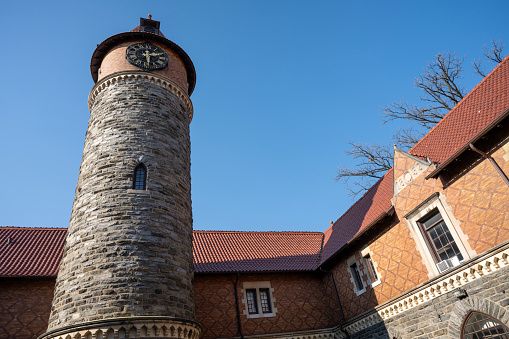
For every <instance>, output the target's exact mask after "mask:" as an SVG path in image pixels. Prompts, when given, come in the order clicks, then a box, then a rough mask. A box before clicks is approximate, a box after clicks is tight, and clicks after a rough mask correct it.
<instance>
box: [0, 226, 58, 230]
mask: <svg viewBox="0 0 509 339" xmlns="http://www.w3.org/2000/svg"><path fill="white" fill-rule="evenodd" d="M0 228H2V229H13V230H17V229H22V230H67V227H44V226H41V227H39V226H0Z"/></svg>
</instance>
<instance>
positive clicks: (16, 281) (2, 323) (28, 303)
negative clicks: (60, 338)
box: [0, 278, 55, 339]
mask: <svg viewBox="0 0 509 339" xmlns="http://www.w3.org/2000/svg"><path fill="white" fill-rule="evenodd" d="M54 288H55V279H54V278H0V338H5V339H11V338H12V339H32V338H37V337H38V336H40V335H41V334H43V333H44V332H45V331H46V328H47V327H48V319H49V314H50V310H51V300H52V299H53V290H54Z"/></svg>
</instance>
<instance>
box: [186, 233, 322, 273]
mask: <svg viewBox="0 0 509 339" xmlns="http://www.w3.org/2000/svg"><path fill="white" fill-rule="evenodd" d="M322 239H323V233H320V232H228V231H194V241H193V244H194V247H193V252H194V262H195V265H194V266H195V270H196V272H198V273H212V272H273V271H305V270H313V269H315V268H316V266H317V265H318V263H319V260H320V249H321V246H322Z"/></svg>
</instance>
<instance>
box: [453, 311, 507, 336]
mask: <svg viewBox="0 0 509 339" xmlns="http://www.w3.org/2000/svg"><path fill="white" fill-rule="evenodd" d="M461 332H462V333H461V338H463V339H480V338H490V339H507V338H509V328H507V326H505V325H503V324H501V323H500V321H498V320H497V319H495V318H493V317H490V316H489V315H487V314H484V313H480V312H470V314H469V315H467V318H466V319H465V322H464V323H463V330H462V331H461Z"/></svg>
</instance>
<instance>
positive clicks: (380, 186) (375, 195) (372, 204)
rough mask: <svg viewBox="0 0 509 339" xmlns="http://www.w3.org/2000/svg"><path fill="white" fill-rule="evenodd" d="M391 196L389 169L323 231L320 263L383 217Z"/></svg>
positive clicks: (387, 209) (390, 173) (391, 185)
mask: <svg viewBox="0 0 509 339" xmlns="http://www.w3.org/2000/svg"><path fill="white" fill-rule="evenodd" d="M392 195H393V170H392V168H391V169H390V170H389V171H388V172H387V173H386V174H385V175H384V176H383V177H382V178H381V179H380V180H378V182H377V183H376V184H374V185H373V187H371V188H370V189H369V190H368V191H367V192H366V194H364V196H363V197H362V198H360V199H359V200H357V201H356V202H355V203H354V204H353V205H352V206H351V207H350V208H349V209H348V210H347V211H346V212H345V213H344V214H343V215H342V216H341V217H340V218H339V219H338V220H337V221H336V222H335V223H334V224H333V225H332V226H331V227H329V228H328V229H327V230H326V231H325V238H324V245H323V251H322V261H321V263H324V262H325V261H327V260H328V259H330V258H331V257H332V256H333V255H334V254H335V253H336V252H337V251H338V250H340V249H341V248H342V247H343V246H345V245H346V244H347V243H348V242H349V241H350V240H352V239H353V238H355V236H357V235H358V234H360V233H361V232H362V231H363V230H364V229H366V228H367V227H368V226H371V225H372V224H373V222H375V221H377V220H378V219H379V218H380V217H381V216H383V215H385V213H386V212H388V211H389V210H390V208H391V206H392V203H391V198H392Z"/></svg>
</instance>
